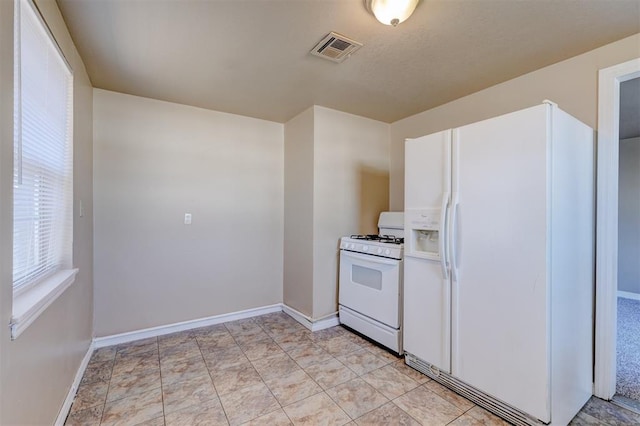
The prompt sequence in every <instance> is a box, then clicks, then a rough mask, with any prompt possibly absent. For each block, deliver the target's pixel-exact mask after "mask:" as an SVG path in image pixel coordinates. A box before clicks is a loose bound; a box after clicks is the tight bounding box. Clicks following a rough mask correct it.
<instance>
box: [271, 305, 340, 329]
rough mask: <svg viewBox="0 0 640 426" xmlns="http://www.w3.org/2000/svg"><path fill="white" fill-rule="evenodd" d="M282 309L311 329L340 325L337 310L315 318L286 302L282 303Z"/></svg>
mask: <svg viewBox="0 0 640 426" xmlns="http://www.w3.org/2000/svg"><path fill="white" fill-rule="evenodd" d="M282 311H283V312H284V313H285V314H287V315H289V316H290V317H291V318H293V319H294V320H296V321H298V322H299V323H300V324H302V325H304V326H305V327H306V328H307V329H308V330H311V331H319V330H324V329H325V328H329V327H334V326H336V325H340V320H339V319H338V313H337V312H336V313H333V314H331V315H328V316H326V317H324V318H320V319H317V320H314V319H313V318H311V317H309V316H307V315H305V314H303V313H302V312H300V311H297V310H295V309H293V308H292V307H291V306H287V305H285V304H284V303H283V304H282Z"/></svg>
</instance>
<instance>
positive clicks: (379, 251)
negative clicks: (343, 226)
mask: <svg viewBox="0 0 640 426" xmlns="http://www.w3.org/2000/svg"><path fill="white" fill-rule="evenodd" d="M403 243H404V238H401V237H396V236H393V235H351V236H350V237H342V238H341V239H340V249H341V250H348V251H352V252H355V253H364V254H371V255H373V256H380V257H388V258H390V259H402V252H403Z"/></svg>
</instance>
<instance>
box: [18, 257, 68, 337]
mask: <svg viewBox="0 0 640 426" xmlns="http://www.w3.org/2000/svg"><path fill="white" fill-rule="evenodd" d="M77 273H78V270H77V269H65V270H63V271H59V272H56V273H55V274H53V275H52V276H50V277H49V278H47V279H46V280H44V281H42V282H41V283H39V284H38V285H36V286H34V287H32V288H30V289H28V290H27V291H25V292H24V293H20V294H19V295H17V296H15V297H14V298H13V315H12V316H11V324H10V326H11V340H15V339H17V338H18V336H20V334H22V332H23V331H24V330H26V329H27V327H29V326H30V325H31V323H33V322H34V321H35V320H36V318H38V317H39V316H40V314H41V313H43V312H44V311H45V309H47V308H48V307H49V305H51V304H52V303H53V302H54V300H56V299H57V298H58V297H59V296H60V295H61V294H62V293H64V291H65V290H66V289H67V288H69V286H70V285H71V284H73V282H74V281H75V280H76V274H77Z"/></svg>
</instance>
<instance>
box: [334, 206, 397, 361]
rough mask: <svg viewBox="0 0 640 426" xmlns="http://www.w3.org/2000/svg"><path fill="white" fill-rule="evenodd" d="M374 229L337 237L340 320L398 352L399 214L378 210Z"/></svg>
mask: <svg viewBox="0 0 640 426" xmlns="http://www.w3.org/2000/svg"><path fill="white" fill-rule="evenodd" d="M378 229H379V231H380V235H351V236H349V237H342V238H341V239H340V291H339V298H338V299H339V314H340V322H341V323H342V324H344V325H346V326H347V327H350V328H352V329H354V330H356V331H358V332H360V333H362V334H363V335H365V336H367V337H369V338H371V339H372V340H375V341H376V342H378V343H380V344H382V345H384V346H386V347H387V348H389V349H391V350H392V351H394V352H396V353H398V354H402V255H403V250H404V244H403V243H404V214H403V213H402V212H383V213H381V214H380V218H379V220H378Z"/></svg>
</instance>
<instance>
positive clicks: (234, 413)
mask: <svg viewBox="0 0 640 426" xmlns="http://www.w3.org/2000/svg"><path fill="white" fill-rule="evenodd" d="M66 424H67V425H105V426H106V425H166V426H173V425H185V426H187V425H188V426H191V425H229V424H230V425H269V426H278V425H290V424H294V425H314V426H315V425H344V424H350V425H421V424H422V425H456V426H462V425H505V424H507V423H505V422H503V421H502V420H500V419H498V418H497V417H495V416H493V415H492V414H490V413H488V412H487V411H485V410H483V409H482V408H480V407H478V406H475V405H474V404H473V403H471V402H469V401H468V400H466V399H464V398H462V397H460V396H458V395H456V394H455V393H453V392H451V391H449V390H447V389H445V388H444V387H442V386H441V385H439V384H438V383H436V382H434V381H431V380H429V379H428V378H427V377H426V376H424V375H422V374H420V373H418V372H416V371H414V370H412V369H411V368H409V367H407V366H406V365H405V364H404V362H403V361H402V360H401V359H399V358H396V357H394V356H393V355H391V354H390V353H388V352H386V351H385V350H383V349H381V348H379V347H378V346H375V345H373V344H371V343H369V342H368V341H367V340H365V339H363V338H361V337H359V336H357V335H355V334H353V333H351V332H349V331H347V330H346V329H344V328H342V327H333V328H330V329H327V330H322V331H318V332H315V333H311V332H309V331H307V330H306V329H305V328H304V327H302V326H301V325H300V324H298V323H297V322H296V321H294V320H293V319H292V318H291V317H289V316H288V315H286V314H284V313H273V314H268V315H264V316H260V317H255V318H250V319H245V320H240V321H234V322H228V323H225V324H219V325H215V326H211V327H205V328H199V329H195V330H189V331H185V332H180V333H176V334H171V335H166V336H160V337H158V338H150V339H144V340H139V341H135V342H131V343H127V344H123V345H118V346H113V347H107V348H101V349H98V350H96V351H95V352H94V353H93V356H92V357H91V361H90V362H89V366H88V367H87V370H86V372H85V374H84V377H83V379H82V382H81V384H80V387H79V389H78V393H77V396H76V399H75V401H74V403H73V405H72V407H71V411H70V413H69V417H68V418H67V422H66ZM573 424H576V425H592V424H594V425H595V424H612V425H615V424H622V425H625V424H640V416H637V415H635V414H634V413H631V412H629V411H626V410H623V409H620V408H617V407H616V406H614V405H612V404H609V403H607V402H604V401H601V400H598V399H595V398H592V399H591V401H589V403H587V405H586V406H585V407H584V408H583V410H582V411H581V412H580V413H579V415H578V416H577V417H576V419H574V421H573Z"/></svg>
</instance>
